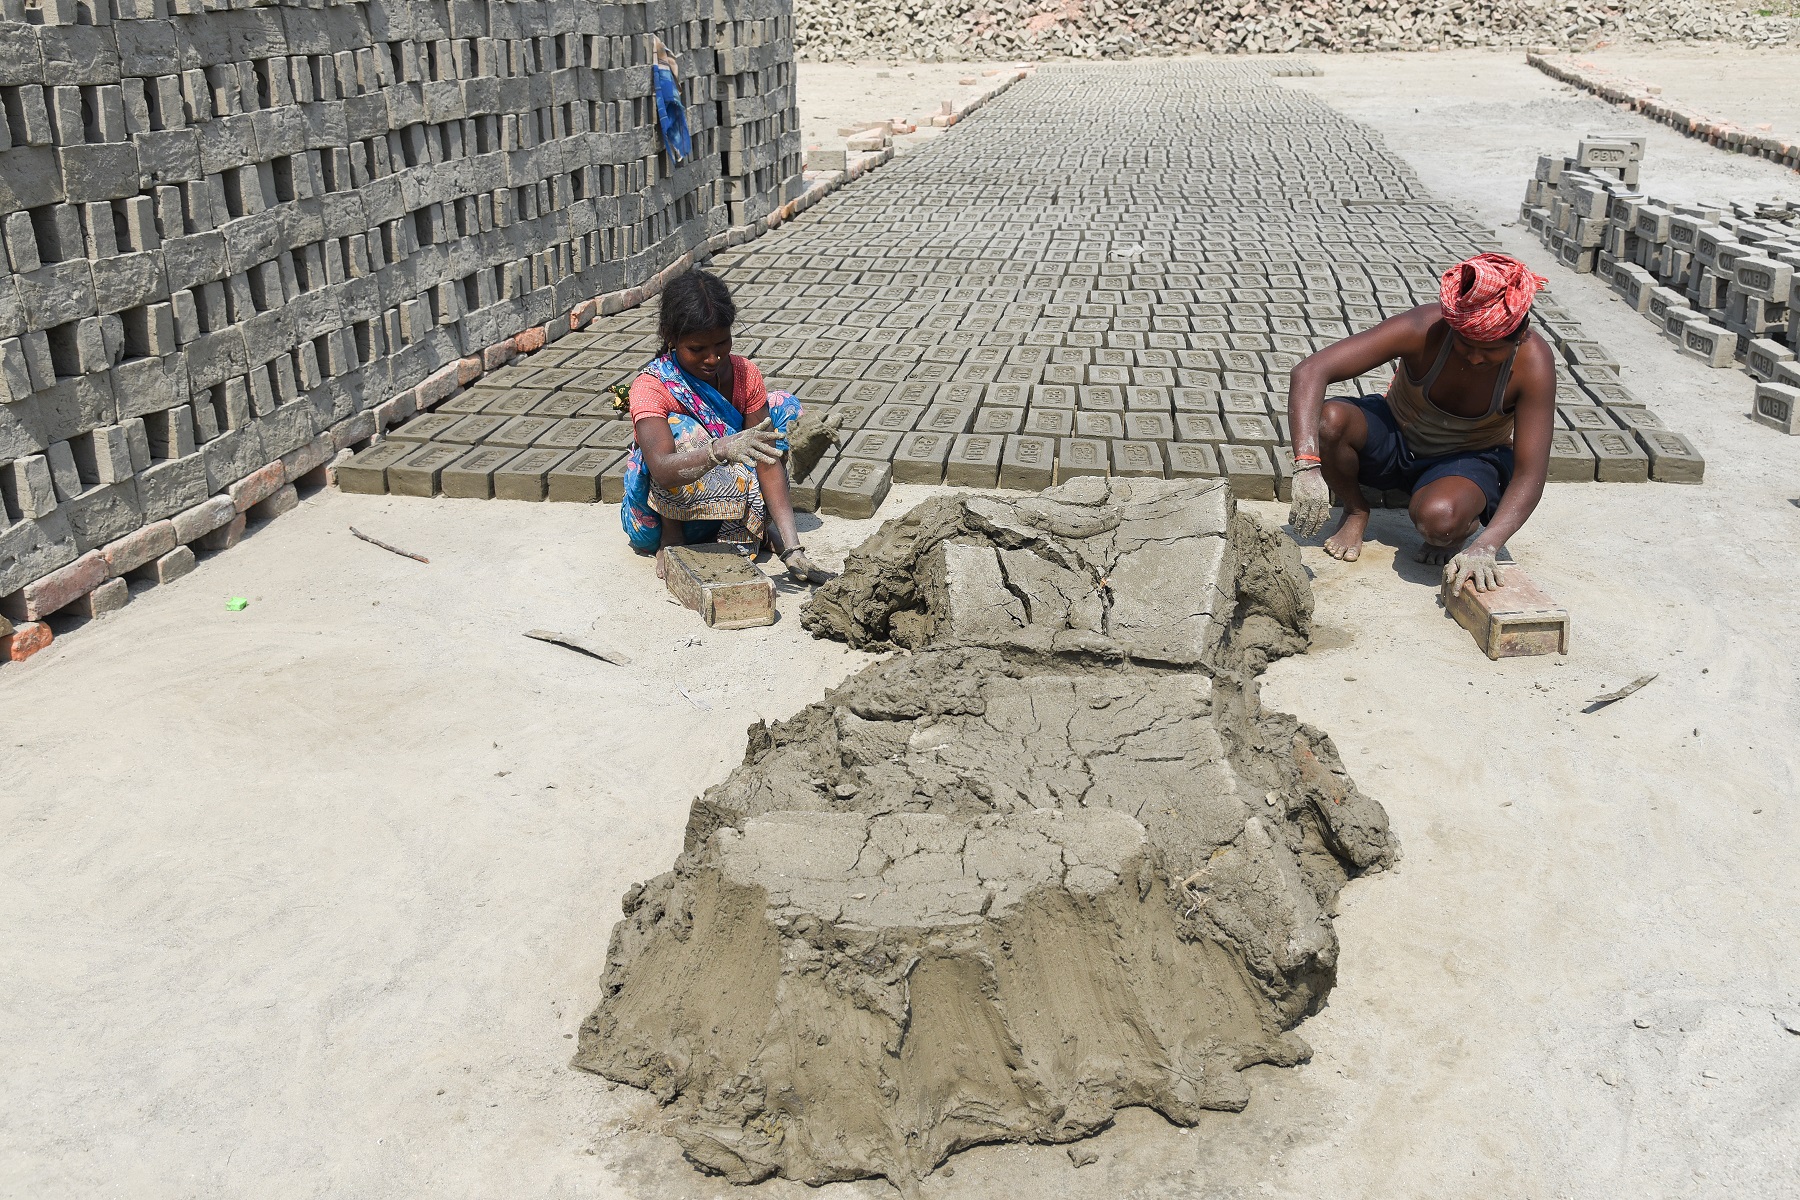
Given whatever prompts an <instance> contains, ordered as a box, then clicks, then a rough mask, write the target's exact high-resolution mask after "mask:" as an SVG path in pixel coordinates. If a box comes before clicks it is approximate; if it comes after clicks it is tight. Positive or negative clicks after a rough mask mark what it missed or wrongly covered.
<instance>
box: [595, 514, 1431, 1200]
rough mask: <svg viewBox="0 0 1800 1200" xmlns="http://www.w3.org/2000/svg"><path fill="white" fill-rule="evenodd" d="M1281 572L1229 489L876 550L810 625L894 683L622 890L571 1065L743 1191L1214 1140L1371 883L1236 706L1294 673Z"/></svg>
mask: <svg viewBox="0 0 1800 1200" xmlns="http://www.w3.org/2000/svg"><path fill="white" fill-rule="evenodd" d="M1311 607H1312V602H1311V593H1310V590H1309V588H1308V586H1307V582H1306V576H1305V573H1304V571H1303V570H1302V569H1301V566H1300V559H1299V553H1298V550H1297V549H1296V548H1295V546H1294V544H1293V543H1292V542H1291V541H1290V540H1288V539H1287V538H1285V537H1283V536H1281V535H1279V534H1276V533H1273V532H1271V531H1268V530H1266V529H1264V528H1263V527H1262V526H1260V525H1259V524H1258V523H1257V522H1256V521H1255V520H1254V519H1253V518H1251V517H1249V516H1247V515H1245V514H1238V513H1236V512H1235V511H1234V506H1233V503H1232V501H1231V498H1230V495H1229V493H1228V492H1227V490H1226V488H1225V486H1224V485H1223V484H1218V483H1212V484H1208V483H1206V482H1204V481H1174V482H1169V481H1161V480H1111V481H1108V480H1104V479H1094V480H1077V481H1074V482H1073V483H1070V484H1067V485H1064V486H1062V487H1059V488H1055V489H1052V490H1051V491H1048V492H1045V493H1043V494H1042V495H1038V496H1030V497H1021V498H996V497H991V496H963V497H942V498H938V499H934V500H932V501H929V502H927V503H926V504H924V505H921V506H920V507H919V508H917V509H915V510H914V511H913V512H912V513H910V514H908V515H907V516H905V517H903V518H900V519H898V520H895V521H890V522H888V523H887V524H886V525H885V526H884V527H883V528H882V529H881V530H880V531H879V532H878V533H877V534H876V535H875V536H874V537H872V538H871V539H870V540H869V541H868V542H867V543H865V544H864V546H863V547H862V548H861V549H859V550H857V551H855V552H853V553H852V554H851V555H850V557H849V560H848V562H847V563H846V569H845V571H844V574H843V575H842V576H841V577H840V578H838V579H837V580H834V581H833V582H832V583H830V584H828V585H826V586H825V587H823V588H821V589H820V590H819V592H818V593H817V594H816V596H815V597H814V599H813V600H812V601H811V602H810V603H809V604H808V606H807V608H806V609H805V611H804V613H803V615H802V621H803V623H804V624H805V625H806V627H807V628H808V629H809V630H811V631H812V632H814V633H815V634H818V635H821V636H826V637H835V638H840V639H842V640H845V641H848V642H849V643H851V644H852V645H857V646H867V647H872V648H878V647H898V648H903V649H904V650H905V651H907V653H903V654H898V655H895V656H893V657H890V658H887V659H886V660H884V661H881V662H878V663H876V664H875V665H873V666H871V667H869V668H867V669H865V670H864V671H862V672H861V673H860V674H858V675H855V676H853V677H851V678H850V679H849V680H847V681H846V682H845V683H844V684H843V685H842V686H841V687H838V688H836V689H834V690H832V691H831V692H828V693H827V694H826V696H825V698H824V699H823V700H822V701H820V702H819V703H817V704H813V705H809V706H808V707H807V708H806V709H804V710H803V711H801V712H800V713H798V714H797V715H795V716H794V717H793V718H792V719H790V720H787V721H782V722H776V723H775V724H774V725H773V726H772V727H771V726H764V725H763V724H761V723H758V724H757V725H756V726H753V727H752V729H751V731H750V737H749V746H748V749H747V751H746V753H745V756H744V762H743V764H742V765H741V766H739V767H738V768H737V769H736V770H734V771H733V772H732V773H731V775H730V776H728V777H727V778H726V779H725V780H724V781H723V782H722V783H719V784H718V785H716V786H714V787H713V788H711V789H709V790H708V791H707V792H706V794H705V795H704V796H702V797H701V798H700V799H699V800H697V801H696V802H695V803H694V806H693V808H692V811H691V813H690V815H689V820H688V829H687V838H686V846H685V849H684V851H683V853H682V854H681V856H680V857H679V858H678V859H677V861H676V863H675V867H674V869H673V870H672V871H670V872H668V873H667V874H664V875H661V876H658V877H657V878H655V879H653V880H651V881H649V882H648V883H645V884H641V885H639V886H637V887H635V888H633V889H632V891H631V892H630V893H629V894H628V895H627V896H626V898H625V902H624V908H625V919H624V920H623V921H621V922H620V923H619V924H618V926H617V927H616V928H615V929H614V931H613V935H612V942H611V945H610V947H609V950H608V954H607V966H606V973H605V975H604V977H603V978H602V981H601V991H602V996H601V1000H600V1003H599V1006H598V1007H597V1008H596V1009H595V1010H594V1012H593V1014H592V1015H591V1016H589V1017H588V1019H587V1020H586V1021H585V1022H584V1023H583V1025H582V1029H581V1035H580V1042H579V1050H578V1053H577V1055H576V1058H575V1065H577V1066H579V1067H582V1068H585V1069H587V1070H591V1071H596V1072H598V1073H600V1074H602V1075H605V1076H607V1077H608V1078H610V1079H615V1080H618V1081H620V1082H623V1083H629V1084H633V1085H635V1086H638V1087H642V1088H646V1089H649V1090H650V1091H652V1092H654V1093H655V1094H656V1096H657V1097H658V1099H660V1100H661V1101H662V1102H663V1104H664V1105H665V1106H666V1109H665V1115H666V1118H667V1120H666V1123H665V1125H666V1129H667V1131H668V1132H669V1133H670V1134H671V1135H672V1136H674V1137H675V1138H676V1139H677V1140H678V1141H679V1143H680V1144H681V1146H682V1148H683V1150H684V1151H685V1152H686V1153H687V1155H688V1156H689V1157H690V1158H691V1159H692V1160H693V1161H694V1162H695V1163H697V1164H699V1165H700V1166H701V1167H702V1168H704V1169H706V1170H709V1171H714V1172H717V1173H720V1174H722V1175H725V1176H726V1177H728V1178H729V1179H731V1180H733V1181H736V1182H754V1181H756V1180H759V1179H764V1178H768V1177H769V1176H771V1175H777V1174H779V1175H782V1176H786V1177H788V1178H792V1179H799V1180H803V1181H805V1182H807V1183H812V1184H822V1183H826V1182H830V1181H834V1180H845V1179H855V1178H862V1177H867V1176H884V1177H886V1178H888V1179H890V1180H892V1181H894V1182H896V1183H898V1184H901V1185H902V1186H905V1185H906V1184H908V1183H909V1182H910V1181H912V1180H915V1179H917V1178H919V1177H921V1176H923V1175H926V1174H928V1173H929V1172H930V1171H932V1170H933V1169H934V1168H935V1167H937V1166H938V1165H940V1164H941V1163H943V1162H944V1160H945V1159H946V1158H948V1157H949V1156H950V1155H951V1154H953V1153H955V1152H956V1151H957V1150H960V1149H962V1148H964V1147H967V1146H971V1145H975V1144H977V1143H982V1142H993V1141H1005V1140H1017V1141H1035V1142H1067V1141H1072V1140H1074V1139H1076V1138H1080V1137H1083V1136H1086V1135H1088V1134H1091V1133H1094V1132H1096V1131H1098V1130H1100V1129H1103V1128H1105V1127H1106V1126H1107V1125H1108V1124H1110V1123H1111V1121H1112V1119H1113V1116H1114V1114H1115V1113H1116V1112H1117V1110H1119V1109H1120V1108H1123V1107H1127V1106H1133V1105H1137V1106H1147V1107H1150V1108H1154V1109H1155V1110H1157V1111H1158V1112H1160V1113H1162V1114H1163V1115H1164V1116H1165V1117H1167V1118H1168V1119H1169V1120H1170V1121H1173V1122H1177V1123H1179V1124H1183V1125H1191V1124H1194V1123H1195V1122H1196V1121H1198V1120H1199V1115H1200V1113H1201V1112H1202V1111H1204V1110H1206V1109H1227V1110H1237V1109H1241V1108H1242V1107H1243V1106H1244V1105H1245V1103H1246V1102H1247V1101H1248V1086H1247V1083H1246V1081H1245V1077H1244V1076H1243V1075H1241V1074H1240V1072H1241V1071H1242V1069H1243V1068H1244V1067H1246V1066H1249V1065H1251V1064H1254V1063H1275V1064H1282V1065H1291V1064H1293V1063H1296V1062H1299V1061H1302V1060H1304V1059H1305V1058H1306V1056H1307V1054H1308V1051H1307V1048H1306V1046H1305V1044H1304V1043H1303V1042H1302V1041H1301V1040H1300V1039H1299V1038H1298V1037H1297V1036H1296V1035H1294V1033H1293V1032H1292V1030H1293V1028H1294V1027H1295V1026H1296V1025H1297V1024H1298V1023H1299V1022H1300V1021H1302V1020H1303V1019H1304V1018H1305V1017H1306V1016H1308V1015H1309V1014H1311V1013H1313V1012H1315V1011H1317V1009H1318V1008H1319V1006H1320V1005H1321V1004H1323V1003H1324V1000H1325V997H1326V995H1327V993H1328V992H1329V991H1330V989H1331V986H1332V983H1333V981H1334V979H1335V976H1336V960H1337V942H1336V937H1335V935H1334V933H1333V931H1332V927H1331V921H1330V918H1329V915H1328V914H1329V913H1330V911H1331V909H1332V905H1333V901H1334V899H1335V897H1336V895H1337V892H1338V890H1339V889H1340V888H1341V887H1342V886H1343V885H1344V883H1345V882H1346V881H1347V880H1348V879H1349V878H1351V877H1352V876H1354V875H1356V874H1359V873H1361V872H1363V871H1366V870H1372V869H1378V868H1381V867H1384V866H1388V865H1390V864H1391V863H1392V862H1393V861H1394V859H1395V857H1396V856H1397V853H1398V848H1397V846H1396V844H1395V842H1394V840H1393V838H1392V836H1391V834H1390V833H1389V831H1388V826H1387V817H1386V814H1385V813H1384V812H1383V811H1382V809H1381V806H1380V805H1379V804H1377V803H1376V802H1375V801H1373V800H1371V799H1369V798H1368V797H1366V796H1364V795H1363V794H1362V793H1361V792H1360V791H1358V790H1357V788H1356V786H1355V785H1354V784H1353V783H1352V782H1351V781H1350V780H1349V779H1348V778H1347V777H1346V775H1345V773H1344V771H1343V768H1342V765H1341V764H1340V762H1339V760H1338V757H1337V754H1336V752H1335V750H1334V749H1333V748H1332V746H1331V743H1330V741H1329V739H1328V738H1326V737H1325V735H1324V734H1322V733H1320V732H1319V731H1317V730H1315V729H1312V728H1310V727H1308V726H1305V725H1303V724H1301V723H1300V722H1298V721H1296V720H1294V719H1293V718H1292V717H1289V716H1285V715H1283V714H1280V713H1272V712H1268V711H1266V710H1264V709H1263V708H1262V707H1261V705H1260V704H1259V702H1258V699H1257V694H1256V682H1255V677H1256V675H1257V674H1258V673H1259V672H1260V671H1261V670H1262V669H1263V667H1264V666H1265V665H1266V664H1267V663H1268V661H1269V660H1270V659H1271V658H1273V657H1276V656H1279V655H1282V654H1289V653H1296V652H1299V651H1301V650H1303V649H1304V648H1305V645H1306V641H1307V636H1308V625H1309V621H1310V616H1311Z"/></svg>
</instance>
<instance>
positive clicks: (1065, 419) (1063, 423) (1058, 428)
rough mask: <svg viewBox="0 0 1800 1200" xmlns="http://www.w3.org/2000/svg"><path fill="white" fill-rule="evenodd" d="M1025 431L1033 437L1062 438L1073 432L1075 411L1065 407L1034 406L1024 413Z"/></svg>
mask: <svg viewBox="0 0 1800 1200" xmlns="http://www.w3.org/2000/svg"><path fill="white" fill-rule="evenodd" d="M1025 432H1026V433H1028V434H1031V435H1032V436H1034V437H1050V438H1062V437H1068V436H1069V435H1070V434H1072V433H1074V432H1075V413H1074V410H1072V409H1067V408H1034V409H1031V410H1030V411H1028V412H1027V413H1026V414H1025Z"/></svg>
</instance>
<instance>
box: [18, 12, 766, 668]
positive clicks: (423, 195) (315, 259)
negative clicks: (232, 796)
mask: <svg viewBox="0 0 1800 1200" xmlns="http://www.w3.org/2000/svg"><path fill="white" fill-rule="evenodd" d="M652 36H654V37H656V38H660V39H661V41H662V42H663V43H664V45H665V46H666V47H667V48H668V49H669V50H670V51H671V52H673V54H674V55H675V57H676V60H677V61H678V63H679V64H680V67H681V72H680V73H681V79H682V89H683V92H684V97H685V100H686V103H687V107H688V119H689V122H690V124H691V126H692V130H693V142H694V153H693V156H692V157H691V158H690V159H689V160H688V161H687V162H684V163H681V164H674V163H672V162H671V161H670V159H669V157H668V156H667V155H666V154H665V153H664V152H663V148H662V143H661V139H660V136H659V133H658V131H657V128H656V112H655V106H654V104H653V102H652V100H651V78H650V75H651V72H650V67H649V65H648V63H649V61H650V54H651V38H652ZM792 73H793V45H792V20H791V16H790V12H789V8H788V5H787V3H786V0H652V2H650V3H625V4H617V3H609V4H601V3H595V2H593V0H558V3H555V4H550V3H544V2H539V0H525V2H520V3H502V2H499V0H492V2H487V0H455V2H449V3H446V2H443V0H435V2H424V3H412V2H406V0H379V2H374V3H343V4H328V3H323V2H322V0H311V2H310V3H307V4H299V3H280V4H261V5H256V6H249V7H246V6H242V5H239V4H237V3H232V4H229V5H227V4H225V3H214V2H213V0H205V2H202V0H43V2H42V3H41V4H37V3H34V4H31V5H29V6H27V5H25V4H23V3H21V0H4V3H0V235H3V241H4V249H5V256H6V263H5V266H6V268H7V269H6V270H5V271H0V497H3V499H4V503H3V504H0V611H3V612H5V613H6V615H7V617H9V618H10V619H11V620H13V621H17V622H26V621H30V622H36V621H39V620H40V619H41V618H43V617H45V616H46V615H49V614H51V613H54V612H56V611H59V610H71V611H77V612H85V613H87V614H88V615H92V614H93V613H95V612H98V611H104V610H106V609H107V608H109V607H115V606H116V605H117V604H120V603H123V602H124V599H125V598H126V596H127V595H128V585H127V582H126V577H127V576H136V577H143V578H150V579H163V578H167V577H169V576H171V575H172V574H177V573H180V572H181V571H182V570H184V569H186V567H187V566H189V565H191V564H192V562H193V557H192V551H191V550H190V549H188V548H187V547H188V546H189V545H190V544H192V543H198V544H199V547H200V548H202V549H205V548H222V547H223V546H225V545H228V544H230V543H231V542H232V541H235V539H236V537H237V536H238V535H239V534H240V533H241V531H242V529H243V528H244V522H245V519H246V517H247V516H249V517H254V516H257V515H274V514H275V513H277V512H280V511H284V510H285V508H287V507H291V505H292V503H293V499H294V491H293V487H294V484H295V482H296V481H298V480H300V479H301V478H302V477H304V476H306V475H308V474H309V473H314V472H317V471H319V469H320V468H321V467H322V466H323V465H324V464H326V463H327V462H328V461H329V460H330V459H331V458H332V456H333V455H334V454H336V453H337V452H340V451H343V450H345V449H348V448H353V447H357V446H360V445H363V444H366V443H367V441H368V440H369V439H370V438H371V437H372V436H375V435H378V434H379V433H380V432H381V431H382V430H383V429H384V428H385V427H386V426H388V425H391V424H393V423H396V422H398V421H400V420H404V419H405V418H406V417H407V416H409V415H411V414H412V413H413V412H414V411H416V410H417V409H419V408H425V407H430V406H431V405H433V404H435V403H436V402H438V401H440V400H442V399H444V398H445V397H447V396H448V395H449V394H450V393H451V392H453V391H454V390H455V389H456V388H457V387H459V386H461V385H466V384H468V383H470V382H472V381H473V380H474V379H475V378H476V377H478V376H480V375H481V374H482V373H483V372H484V371H486V370H488V369H491V368H493V367H495V366H498V365H499V364H500V363H502V362H504V361H506V360H507V359H509V358H511V357H512V356H513V355H514V354H515V353H518V352H521V351H529V350H532V349H535V348H536V347H538V346H541V345H543V344H544V342H545V341H546V340H553V339H555V338H556V337H558V336H560V335H561V334H563V333H567V332H568V331H569V330H570V329H571V328H572V327H580V326H581V325H583V324H585V323H586V321H587V320H588V319H589V317H590V316H591V315H592V314H593V312H594V311H595V309H596V308H597V307H598V306H599V305H598V304H597V298H600V297H603V296H606V297H609V299H610V300H611V301H612V307H615V308H616V307H622V306H623V305H624V304H625V303H629V302H632V301H631V300H630V297H631V296H632V295H633V289H637V290H639V291H642V290H644V287H643V285H645V284H646V283H647V282H648V281H652V280H653V279H654V278H655V277H657V276H658V273H659V272H662V271H665V270H667V269H668V268H670V267H671V266H672V265H676V266H678V265H680V264H681V263H682V262H684V261H687V256H689V255H690V254H692V253H694V252H696V251H704V250H706V249H709V248H710V249H718V248H722V247H723V246H724V245H726V244H727V243H728V242H729V241H733V240H739V239H740V238H741V237H743V236H749V235H750V234H751V233H753V232H754V230H755V229H756V228H757V227H759V226H760V225H761V224H763V223H766V221H767V218H768V217H769V214H771V213H772V212H774V211H776V210H779V209H780V208H781V206H782V205H784V204H785V203H787V202H788V201H791V200H792V199H793V198H794V197H795V196H796V195H798V193H799V189H800V187H801V180H800V135H799V132H798V123H797V119H796V117H797V114H796V110H795V107H794V98H793V79H792ZM71 606H73V608H72V609H71ZM6 632H7V631H6V630H5V629H3V628H0V634H5V633H6Z"/></svg>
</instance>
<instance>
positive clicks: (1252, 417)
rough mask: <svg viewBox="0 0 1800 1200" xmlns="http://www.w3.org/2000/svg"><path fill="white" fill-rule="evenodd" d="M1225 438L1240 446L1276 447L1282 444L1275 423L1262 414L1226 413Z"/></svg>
mask: <svg viewBox="0 0 1800 1200" xmlns="http://www.w3.org/2000/svg"><path fill="white" fill-rule="evenodd" d="M1225 436H1226V437H1227V438H1229V439H1230V440H1231V441H1232V442H1234V443H1236V444H1238V445H1240V446H1276V445H1279V444H1280V443H1281V435H1280V434H1279V433H1278V432H1277V431H1276V429H1275V422H1273V421H1271V420H1269V418H1268V417H1266V416H1264V415H1262V414H1261V413H1242V412H1228V413H1226V414H1225Z"/></svg>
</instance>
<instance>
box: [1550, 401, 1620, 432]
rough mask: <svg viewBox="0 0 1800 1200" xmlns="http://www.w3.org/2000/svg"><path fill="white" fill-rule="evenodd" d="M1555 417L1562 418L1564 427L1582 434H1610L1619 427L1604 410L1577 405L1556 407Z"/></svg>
mask: <svg viewBox="0 0 1800 1200" xmlns="http://www.w3.org/2000/svg"><path fill="white" fill-rule="evenodd" d="M1556 415H1557V416H1558V417H1561V418H1562V422H1563V424H1564V425H1566V426H1568V427H1569V428H1570V429H1576V430H1580V431H1581V432H1583V433H1588V432H1596V433H1601V432H1604V433H1610V432H1612V431H1613V430H1615V429H1617V428H1618V427H1619V423H1618V422H1617V421H1615V420H1613V419H1612V417H1611V415H1610V414H1608V413H1607V411H1606V410H1605V409H1604V408H1590V407H1584V406H1582V405H1579V404H1567V405H1558V406H1557V409H1556Z"/></svg>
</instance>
